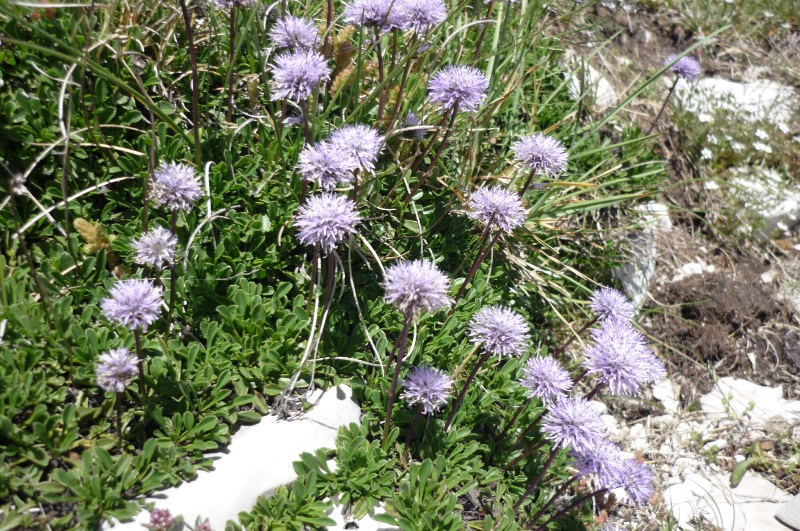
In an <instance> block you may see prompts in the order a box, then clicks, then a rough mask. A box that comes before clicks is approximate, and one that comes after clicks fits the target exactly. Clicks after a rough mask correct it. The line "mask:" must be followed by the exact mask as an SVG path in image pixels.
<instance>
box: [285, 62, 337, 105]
mask: <svg viewBox="0 0 800 531" xmlns="http://www.w3.org/2000/svg"><path fill="white" fill-rule="evenodd" d="M271 70H272V80H271V81H270V84H271V85H272V99H273V100H280V99H283V98H288V99H290V100H294V101H297V102H299V101H302V100H306V99H308V97H309V96H311V94H312V93H313V92H314V90H315V89H316V88H317V86H319V84H320V83H322V82H323V81H327V80H328V77H329V76H330V74H331V69H330V68H328V62H327V61H326V60H325V57H323V56H322V54H320V53H317V52H315V51H312V50H294V51H292V52H289V53H285V54H282V55H279V56H277V57H276V58H275V64H274V65H272V69H271Z"/></svg>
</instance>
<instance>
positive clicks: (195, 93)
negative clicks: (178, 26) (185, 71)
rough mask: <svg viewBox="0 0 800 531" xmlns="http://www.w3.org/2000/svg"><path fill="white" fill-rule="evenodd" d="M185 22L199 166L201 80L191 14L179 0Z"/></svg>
mask: <svg viewBox="0 0 800 531" xmlns="http://www.w3.org/2000/svg"><path fill="white" fill-rule="evenodd" d="M179 2H180V4H181V12H182V13H183V22H184V25H185V26H186V39H187V40H188V42H189V60H190V61H191V64H192V129H194V161H195V164H197V167H198V168H199V167H200V166H202V163H203V154H202V152H201V150H200V80H199V77H198V75H197V49H196V48H195V46H194V29H192V19H191V17H190V16H189V8H188V7H187V6H186V0H179Z"/></svg>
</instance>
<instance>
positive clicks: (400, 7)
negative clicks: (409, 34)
mask: <svg viewBox="0 0 800 531" xmlns="http://www.w3.org/2000/svg"><path fill="white" fill-rule="evenodd" d="M395 5H396V6H397V11H398V12H399V19H400V20H401V21H402V25H403V29H408V30H413V31H415V32H417V33H425V32H427V31H428V30H429V29H431V28H433V27H434V26H436V25H438V24H440V23H441V22H443V21H444V19H446V18H447V8H446V7H445V5H444V2H443V1H442V0H395Z"/></svg>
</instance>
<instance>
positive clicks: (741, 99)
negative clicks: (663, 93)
mask: <svg viewBox="0 0 800 531" xmlns="http://www.w3.org/2000/svg"><path fill="white" fill-rule="evenodd" d="M664 81H665V83H669V84H671V83H672V82H673V81H672V80H671V79H668V78H665V79H664ZM675 95H676V97H677V98H678V99H679V100H681V101H682V102H683V105H684V107H685V108H686V109H687V110H689V111H692V112H696V113H701V112H705V113H711V114H713V113H714V111H716V110H717V109H722V110H727V111H731V112H734V113H737V114H738V115H739V116H741V117H742V118H743V119H745V120H748V121H759V120H769V121H771V122H773V123H775V124H786V123H790V122H791V120H792V112H793V109H794V106H795V103H794V102H795V96H796V94H795V91H794V89H793V88H792V87H789V86H787V85H783V84H781V83H777V82H775V81H769V80H765V79H757V80H753V81H745V82H744V83H737V82H735V81H730V80H727V79H721V78H715V77H704V78H700V79H699V80H697V81H696V82H695V83H688V82H687V81H686V80H683V79H682V80H680V81H679V82H678V85H677V86H676V88H675Z"/></svg>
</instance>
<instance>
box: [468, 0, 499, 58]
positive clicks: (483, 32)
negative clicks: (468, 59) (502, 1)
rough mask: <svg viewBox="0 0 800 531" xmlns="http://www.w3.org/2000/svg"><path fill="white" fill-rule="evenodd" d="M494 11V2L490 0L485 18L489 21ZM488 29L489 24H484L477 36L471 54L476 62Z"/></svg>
mask: <svg viewBox="0 0 800 531" xmlns="http://www.w3.org/2000/svg"><path fill="white" fill-rule="evenodd" d="M493 9H494V0H490V2H489V9H487V10H486V18H487V19H489V18H491V16H492V10H493ZM488 29H489V24H484V25H483V28H482V29H481V34H480V36H478V43H477V44H476V45H475V53H474V54H472V60H473V61H477V60H478V58H479V57H480V56H481V48H482V47H483V39H484V38H485V37H486V32H487V31H488Z"/></svg>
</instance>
